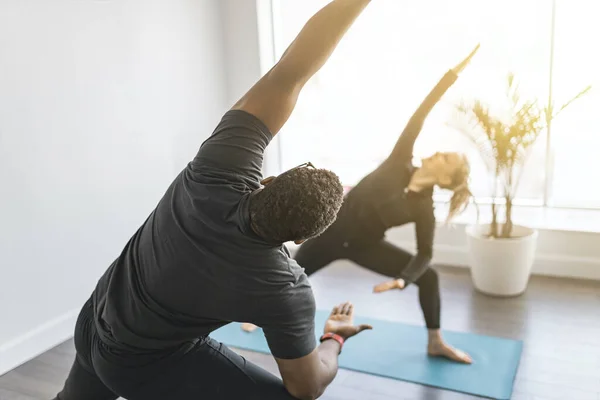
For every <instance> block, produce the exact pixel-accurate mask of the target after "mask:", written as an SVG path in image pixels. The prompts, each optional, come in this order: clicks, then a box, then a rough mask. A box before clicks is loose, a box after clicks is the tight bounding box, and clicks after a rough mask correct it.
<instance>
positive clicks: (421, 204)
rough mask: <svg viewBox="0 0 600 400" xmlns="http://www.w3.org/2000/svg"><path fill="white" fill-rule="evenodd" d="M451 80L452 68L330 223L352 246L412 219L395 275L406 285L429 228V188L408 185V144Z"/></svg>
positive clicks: (429, 252)
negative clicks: (410, 253)
mask: <svg viewBox="0 0 600 400" xmlns="http://www.w3.org/2000/svg"><path fill="white" fill-rule="evenodd" d="M456 79H457V75H456V74H455V73H454V72H453V71H448V72H447V73H446V74H445V75H444V76H443V77H442V79H441V80H440V81H439V82H438V83H437V85H436V86H435V87H434V88H433V89H432V90H431V92H430V93H429V94H428V95H427V97H426V98H425V100H423V102H422V103H421V105H420V106H419V108H418V109H417V110H416V111H415V113H414V114H413V115H412V117H411V118H410V120H409V122H408V124H407V125H406V127H405V128H404V131H403V132H402V134H401V136H400V138H399V139H398V141H397V142H396V145H395V146H394V149H393V150H392V152H391V154H390V155H389V157H388V158H387V159H386V160H385V161H384V162H383V163H382V164H381V165H380V166H379V167H378V168H377V169H375V170H374V171H373V172H371V173H370V174H369V175H367V176H365V177H364V178H363V179H362V180H361V181H360V182H359V183H358V184H357V185H356V186H355V187H354V188H353V189H352V190H351V191H350V192H349V193H348V194H347V195H346V198H345V200H344V203H343V205H342V208H341V210H340V212H339V214H338V217H337V220H336V222H335V225H337V226H338V227H343V229H341V230H340V232H343V235H344V236H345V237H346V239H347V242H348V243H349V244H351V245H353V246H361V245H365V244H368V243H369V242H373V241H379V240H381V239H383V238H384V236H385V232H386V231H387V230H388V229H389V228H392V227H396V226H401V225H404V224H407V223H411V222H414V223H415V229H416V239H417V249H418V250H417V254H416V255H415V256H414V257H413V259H412V260H411V262H410V264H409V265H408V266H407V267H406V268H404V269H403V270H402V271H401V272H399V274H398V278H402V279H404V280H405V282H406V284H407V285H408V284H410V283H412V282H414V281H415V280H417V279H418V278H419V277H420V276H421V275H422V274H423V273H424V272H425V271H426V269H427V268H428V267H429V263H430V261H431V258H432V257H433V239H434V233H435V215H434V204H433V198H432V195H433V188H431V189H429V190H425V191H421V192H418V193H416V192H412V191H409V190H408V184H409V182H410V180H411V178H412V176H413V174H414V172H415V171H416V168H415V167H414V166H413V165H412V158H413V147H414V143H415V140H416V139H417V137H418V135H419V133H420V132H421V129H422V127H423V123H424V121H425V119H426V117H427V116H428V115H429V113H430V111H431V110H432V109H433V107H434V106H435V105H436V104H437V102H438V101H439V100H440V99H441V97H442V96H443V95H444V93H446V91H447V90H448V89H449V88H450V87H451V86H452V84H453V83H454V82H455V81H456ZM400 267H401V266H399V269H400Z"/></svg>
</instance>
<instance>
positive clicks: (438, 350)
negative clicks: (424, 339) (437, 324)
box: [427, 329, 473, 364]
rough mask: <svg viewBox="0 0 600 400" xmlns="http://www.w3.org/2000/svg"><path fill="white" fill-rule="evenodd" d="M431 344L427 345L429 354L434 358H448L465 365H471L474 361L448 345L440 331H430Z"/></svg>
mask: <svg viewBox="0 0 600 400" xmlns="http://www.w3.org/2000/svg"><path fill="white" fill-rule="evenodd" d="M428 334H429V343H428V344H427V354H429V355H430V356H433V357H446V358H448V359H450V360H452V361H456V362H459V363H464V364H471V363H472V362H473V360H472V359H471V356H469V355H468V354H467V353H465V352H464V351H461V350H458V349H455V348H454V347H452V346H450V345H448V344H446V342H444V339H442V334H441V332H440V330H439V329H430V330H429V331H428Z"/></svg>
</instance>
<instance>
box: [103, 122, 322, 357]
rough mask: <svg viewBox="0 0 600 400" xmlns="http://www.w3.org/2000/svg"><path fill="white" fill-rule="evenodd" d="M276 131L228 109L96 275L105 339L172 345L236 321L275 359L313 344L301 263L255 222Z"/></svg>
mask: <svg viewBox="0 0 600 400" xmlns="http://www.w3.org/2000/svg"><path fill="white" fill-rule="evenodd" d="M272 137H273V136H272V134H271V133H270V132H269V130H268V129H267V127H266V126H265V125H264V124H263V123H262V122H261V121H260V120H258V119H257V118H256V117H254V116H252V115H250V114H248V113H246V112H243V111H240V110H235V111H229V112H227V113H226V114H225V115H224V116H223V119H222V120H221V122H220V123H219V125H218V126H217V128H216V129H215V131H214V132H213V134H212V135H211V136H210V138H209V139H207V140H206V141H205V142H204V143H203V144H202V146H201V148H200V150H199V152H198V154H197V155H196V157H195V158H194V160H193V161H192V162H190V163H189V164H188V166H187V167H186V168H185V169H184V170H183V171H182V172H181V173H180V174H179V176H177V178H176V179H175V180H174V181H173V183H172V184H171V186H170V187H169V188H168V190H167V192H166V193H165V195H164V197H163V198H162V199H161V200H160V202H159V204H158V206H157V207H156V209H155V210H154V211H153V212H152V213H151V214H150V216H149V217H148V219H147V220H146V221H145V222H144V224H143V225H142V226H141V227H140V228H139V229H138V231H137V232H136V233H135V234H134V235H133V237H132V238H131V239H130V241H129V242H128V243H127V245H126V246H125V248H124V250H123V252H122V253H121V255H120V256H119V257H118V258H117V260H115V261H114V263H113V264H112V265H111V266H110V268H109V269H108V270H107V271H106V273H105V274H104V276H103V277H102V278H101V279H100V281H99V282H98V286H97V287H96V289H95V291H94V294H93V296H92V297H93V302H94V310H95V320H96V326H97V328H98V331H99V334H100V337H101V339H102V340H103V341H104V342H105V343H107V344H108V345H110V346H112V347H114V348H117V349H123V350H127V351H143V352H147V351H152V350H157V351H160V350H168V349H173V348H178V346H181V345H184V344H189V343H190V342H193V341H195V340H197V339H198V338H201V337H204V336H206V335H208V334H210V332H212V331H214V330H215V329H218V328H219V327H221V326H223V325H225V324H228V323H230V322H233V321H237V322H252V323H254V324H256V325H258V326H260V327H262V328H263V330H264V333H265V336H266V339H267V341H268V344H269V347H270V349H271V352H272V353H273V355H274V356H275V357H278V358H283V359H293V358H299V357H303V356H305V355H307V354H309V353H310V352H311V351H312V350H313V349H314V348H315V347H316V338H315V331H314V317H315V301H314V297H313V293H312V289H311V287H310V284H309V281H308V278H307V276H306V274H305V273H304V270H303V269H302V268H301V267H300V266H298V264H297V263H296V262H295V261H294V260H293V259H292V258H290V254H289V252H288V250H287V248H286V247H285V246H284V245H282V244H277V243H269V242H267V241H265V240H263V239H261V238H260V237H258V236H257V235H256V234H255V233H254V232H253V230H252V229H251V228H250V223H249V213H248V204H249V199H250V197H251V194H252V193H253V191H255V190H256V189H258V188H259V187H260V183H259V182H260V180H261V179H262V174H261V169H262V162H263V153H264V150H265V148H266V147H267V145H268V144H269V142H270V141H271V139H272Z"/></svg>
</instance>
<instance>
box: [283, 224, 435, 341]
mask: <svg viewBox="0 0 600 400" xmlns="http://www.w3.org/2000/svg"><path fill="white" fill-rule="evenodd" d="M294 258H295V259H296V261H297V262H298V264H300V266H301V267H303V268H304V269H305V270H306V274H307V275H309V276H310V275H312V274H314V273H315V272H317V271H318V270H320V269H321V268H323V267H325V266H327V265H328V264H330V263H332V262H333V261H335V260H342V259H346V260H350V261H353V262H355V263H356V264H358V265H360V266H362V267H364V268H367V269H369V270H371V271H374V272H377V273H379V274H382V275H386V276H388V277H391V278H396V277H397V276H398V275H399V274H400V273H401V272H402V270H403V269H404V268H406V267H407V266H408V263H409V262H410V260H411V259H412V255H411V254H410V253H408V252H406V251H404V250H403V249H401V248H399V247H396V246H394V245H393V244H391V243H389V242H386V241H385V240H379V241H373V242H365V243H348V242H344V239H343V235H339V234H336V233H335V232H333V231H329V232H326V233H325V234H323V235H321V236H319V237H317V238H314V239H311V240H309V241H307V242H305V243H303V244H302V245H301V246H300V248H299V249H298V252H297V253H296V255H295V256H294ZM415 284H416V285H417V286H418V287H419V301H420V303H421V309H422V310H423V316H424V317H425V324H426V325H427V328H428V329H439V328H440V307H441V304H440V303H441V302H440V285H439V278H438V274H437V272H436V271H435V270H434V269H432V268H428V269H427V271H425V273H424V274H423V275H421V277H420V278H419V279H417V280H416V281H415Z"/></svg>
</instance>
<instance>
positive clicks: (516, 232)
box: [466, 225, 538, 296]
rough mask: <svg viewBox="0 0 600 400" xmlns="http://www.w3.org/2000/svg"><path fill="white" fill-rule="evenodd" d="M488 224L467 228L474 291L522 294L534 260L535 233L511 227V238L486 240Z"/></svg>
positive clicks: (497, 294)
mask: <svg viewBox="0 0 600 400" xmlns="http://www.w3.org/2000/svg"><path fill="white" fill-rule="evenodd" d="M489 228H490V226H489V225H472V226H468V227H467V229H466V232H467V243H468V247H469V257H470V265H471V277H472V279H473V284H474V285H475V288H476V289H477V290H479V291H480V292H483V293H485V294H489V295H493V296H517V295H519V294H521V293H523V292H524V291H525V289H526V288H527V283H528V282H529V276H530V274H531V267H532V266H533V260H534V258H535V250H536V246H537V237H538V232H537V231H536V230H534V229H531V228H527V227H524V226H519V225H514V227H513V237H511V238H509V239H494V238H488V237H486V236H487V234H488V232H489Z"/></svg>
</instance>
